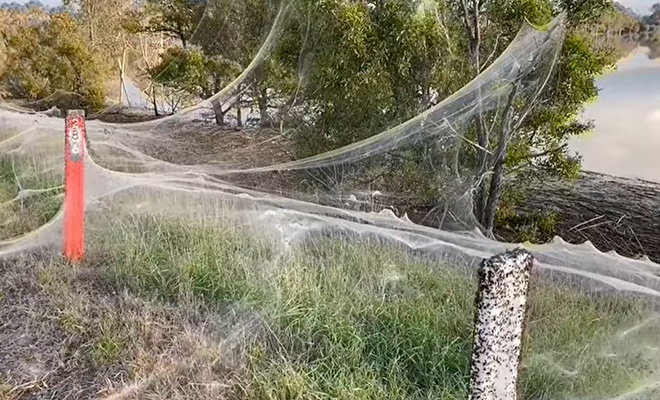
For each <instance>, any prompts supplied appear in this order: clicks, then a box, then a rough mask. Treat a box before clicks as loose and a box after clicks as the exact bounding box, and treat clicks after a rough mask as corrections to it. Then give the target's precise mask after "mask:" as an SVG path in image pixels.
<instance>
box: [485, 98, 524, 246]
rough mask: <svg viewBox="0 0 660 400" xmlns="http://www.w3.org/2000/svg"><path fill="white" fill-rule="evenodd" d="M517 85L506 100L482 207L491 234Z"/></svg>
mask: <svg viewBox="0 0 660 400" xmlns="http://www.w3.org/2000/svg"><path fill="white" fill-rule="evenodd" d="M517 89H518V88H517V86H515V85H514V87H513V89H512V91H511V93H510V94H509V100H508V101H507V105H506V111H505V113H504V115H503V118H504V120H503V121H502V129H501V131H500V138H499V143H498V145H497V153H495V154H496V159H495V165H494V167H493V175H492V177H491V179H490V193H489V195H488V201H487V202H486V208H485V209H484V218H483V221H482V224H483V227H484V230H485V231H486V235H488V236H491V237H492V236H493V228H494V227H495V214H496V212H497V208H498V207H499V203H500V193H501V192H502V177H503V176H504V161H505V160H506V153H507V147H508V145H509V139H510V137H511V125H512V123H513V109H514V107H513V101H514V100H515V97H516V94H517V92H518V90H517Z"/></svg>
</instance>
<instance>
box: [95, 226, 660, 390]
mask: <svg viewBox="0 0 660 400" xmlns="http://www.w3.org/2000/svg"><path fill="white" fill-rule="evenodd" d="M228 226H229V225H228ZM105 239H106V240H102V241H101V242H99V243H97V246H98V247H95V249H94V254H95V255H97V256H98V258H97V259H96V260H97V263H98V266H97V268H101V269H102V271H103V276H104V278H103V279H104V281H105V282H106V283H107V284H110V285H111V286H112V287H113V288H114V290H116V291H117V292H123V291H128V292H129V293H132V294H134V295H135V296H137V297H139V298H143V299H148V300H149V301H155V302H158V303H162V304H169V305H171V304H204V305H205V306H210V307H230V308H235V309H236V310H242V312H246V311H247V312H249V313H250V314H251V315H257V316H258V321H259V322H258V323H257V324H254V326H253V327H252V328H251V329H254V330H255V331H256V332H258V333H256V334H255V332H252V333H251V335H252V339H251V340H249V341H248V340H246V341H245V343H244V346H243V348H242V349H241V352H243V353H244V356H245V361H244V365H243V366H242V368H241V373H240V374H239V376H240V384H239V387H240V392H241V396H244V397H247V398H364V399H377V398H381V399H382V398H387V399H410V398H442V399H462V398H465V396H466V394H467V383H468V376H469V375H468V372H469V371H468V369H469V356H470V348H471V338H472V328H473V315H474V308H473V307H474V294H475V290H476V285H475V281H474V278H473V276H472V274H471V273H470V272H468V271H467V270H465V269H461V268H447V267H446V266H444V265H437V264H436V262H434V261H433V260H432V259H426V258H420V257H419V256H412V255H410V254H405V253H403V252H398V251H395V250H393V249H392V248H386V247H384V246H382V245H379V244H378V243H375V242H374V243H369V242H367V241H361V242H359V243H356V242H350V241H346V240H342V239H319V240H315V241H312V242H309V243H307V244H305V245H302V246H300V247H298V248H295V249H293V250H291V251H290V252H287V253H285V254H281V253H280V252H279V251H275V250H274V249H273V248H271V247H270V246H269V245H268V244H267V243H263V242H260V241H258V240H256V239H255V238H254V236H248V235H244V234H242V233H241V231H240V230H239V229H235V228H229V227H223V228H218V227H217V226H216V227H208V226H207V227H200V226H189V225H186V224H182V223H181V222H172V221H166V220H159V219H156V220H154V219H151V218H149V219H142V218H139V219H135V220H131V222H128V223H127V225H126V224H122V225H121V226H118V227H117V228H116V229H113V230H112V231H110V232H108V236H107V237H106V238H105ZM92 257H93V256H92ZM652 315H655V314H654V313H653V312H652V310H651V309H650V308H649V305H648V304H646V302H645V301H643V300H639V299H632V298H626V297H624V296H620V295H617V296H616V297H610V296H609V295H604V294H600V295H599V294H594V293H588V292H584V291H582V289H576V288H567V287H563V288H562V287H559V286H555V284H552V283H541V282H539V281H538V280H536V281H535V283H534V289H533V292H532V296H531V310H530V316H529V319H528V323H527V325H528V329H529V336H528V338H527V342H526V347H525V352H524V356H523V371H522V382H521V391H522V394H523V396H522V398H524V399H562V398H604V397H605V396H612V395H613V394H616V395H619V394H624V393H627V392H630V391H631V390H633V389H634V388H636V387H639V386H643V385H645V384H646V382H647V381H648V380H649V379H652V378H653V370H654V368H655V367H656V366H657V365H658V363H659V362H660V355H659V354H656V352H657V351H658V350H657V347H656V346H657V344H658V340H657V337H658V336H657V334H658V326H657V322H656V321H655V320H653V319H649V318H650V316H652ZM633 327H635V328H633ZM241 335H244V333H241ZM254 336H256V338H255V337H254ZM654 336H655V338H654ZM631 343H635V344H634V345H631ZM116 361H120V360H116ZM647 394H648V393H647Z"/></svg>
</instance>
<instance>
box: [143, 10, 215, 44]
mask: <svg viewBox="0 0 660 400" xmlns="http://www.w3.org/2000/svg"><path fill="white" fill-rule="evenodd" d="M206 3H207V1H206V0H146V2H145V8H144V10H143V11H144V14H145V21H146V23H145V26H144V27H143V29H144V30H146V31H148V32H159V33H165V34H168V35H170V36H172V37H175V38H177V39H179V40H180V41H181V44H182V45H183V47H186V46H187V45H188V43H189V42H190V39H191V37H192V35H193V33H194V32H195V30H196V28H197V26H198V23H199V21H200V20H201V19H202V17H203V16H204V11H205V9H206Z"/></svg>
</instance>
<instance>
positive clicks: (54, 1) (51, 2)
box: [0, 0, 62, 6]
mask: <svg viewBox="0 0 660 400" xmlns="http://www.w3.org/2000/svg"><path fill="white" fill-rule="evenodd" d="M28 1H29V0H0V3H12V2H16V3H27V2H28ZM40 1H41V4H45V5H47V6H59V5H61V4H62V0H40Z"/></svg>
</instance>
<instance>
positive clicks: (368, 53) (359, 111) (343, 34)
mask: <svg viewBox="0 0 660 400" xmlns="http://www.w3.org/2000/svg"><path fill="white" fill-rule="evenodd" d="M301 4H302V5H301V7H300V12H299V13H298V15H299V19H298V20H297V21H296V23H295V25H296V26H295V27H293V28H291V29H292V30H293V31H295V32H297V33H298V34H299V36H298V37H303V38H305V41H304V42H305V43H307V46H308V48H309V49H312V50H306V49H303V48H300V47H298V48H295V46H293V47H294V48H295V50H293V51H291V49H289V50H288V51H289V52H290V54H287V53H286V52H284V54H283V55H282V57H283V59H285V60H287V59H288V60H289V63H290V64H291V65H293V64H294V63H296V62H299V61H300V58H301V56H303V55H305V52H306V51H307V53H308V55H307V57H308V60H313V61H312V62H313V66H311V67H308V68H307V69H308V70H309V71H310V72H309V75H308V76H306V78H305V83H306V85H305V87H304V89H303V90H302V94H301V96H299V97H298V100H297V101H298V102H299V103H300V104H301V105H303V107H305V112H303V113H302V114H304V115H305V119H304V120H301V121H299V124H298V129H297V133H296V136H295V139H296V144H297V148H298V151H299V154H300V155H301V156H304V155H311V154H317V153H320V152H323V151H327V150H331V149H334V148H338V147H341V146H344V145H346V144H349V143H353V142H355V141H357V140H360V139H364V138H366V137H369V136H371V135H373V134H375V133H378V132H381V131H383V130H384V129H386V128H388V127H390V126H393V125H396V124H398V123H400V122H402V121H404V120H406V119H408V118H410V117H412V116H415V115H417V114H418V113H420V112H421V111H423V110H425V109H427V108H428V107H430V106H431V105H432V104H435V102H436V101H439V100H441V99H443V98H445V97H446V96H448V95H449V94H450V93H453V92H454V91H455V90H457V89H458V88H460V87H461V86H463V85H464V84H465V83H467V82H468V81H469V80H470V79H471V78H473V77H475V76H476V75H478V74H479V73H480V72H482V71H483V70H484V69H485V68H487V67H488V66H489V65H490V63H491V62H492V61H494V60H495V59H496V58H497V57H498V56H499V55H500V54H501V53H502V51H504V49H505V48H506V47H507V46H508V44H509V43H510V42H511V41H512V40H513V38H514V37H515V35H516V33H517V32H518V30H519V28H520V26H522V25H523V24H524V23H525V20H529V21H531V22H532V23H534V24H537V25H543V24H546V23H548V22H549V21H550V20H551V19H552V18H553V17H554V16H555V15H557V14H558V13H559V12H560V11H566V13H567V15H568V39H567V43H566V46H565V47H564V49H563V50H562V53H561V55H560V60H559V64H558V66H557V71H558V72H557V73H555V74H554V75H552V77H551V81H550V82H549V84H548V85H547V88H548V89H547V90H546V91H545V92H543V94H542V95H541V96H540V97H539V98H537V99H535V104H536V106H537V107H536V108H535V109H534V110H533V112H531V113H529V114H528V115H527V119H525V122H524V123H513V121H517V120H519V119H520V117H521V114H522V112H523V111H525V107H523V106H521V105H520V104H518V102H519V100H517V99H515V98H513V99H511V101H510V102H509V101H505V104H504V110H503V111H502V112H501V113H500V114H499V115H498V116H497V118H498V120H497V121H495V120H493V118H495V117H494V116H493V115H490V114H488V113H485V112H478V113H477V118H475V120H474V121H473V125H472V127H469V126H468V127H466V128H465V129H466V131H465V134H466V138H467V139H468V140H470V141H473V143H476V144H477V145H478V148H483V149H488V152H486V151H475V148H476V147H472V146H465V145H464V146H461V148H460V151H462V152H463V153H464V154H465V155H468V156H466V157H461V162H462V163H464V164H465V165H464V166H463V167H464V168H465V169H466V170H472V171H473V172H474V173H475V175H476V176H477V177H479V178H483V179H478V180H477V182H479V183H478V187H477V190H476V194H475V204H474V208H475V214H476V216H477V217H478V220H479V222H480V223H481V225H482V227H483V228H484V230H485V231H486V232H489V233H491V234H492V231H493V229H494V223H495V215H496V212H497V210H498V208H499V205H500V198H501V197H502V192H503V190H511V188H510V187H504V186H503V182H504V180H505V179H504V178H506V177H508V178H513V177H514V176H518V177H519V178H520V177H524V176H536V177H540V176H545V175H548V174H550V175H555V176H563V177H566V178H571V177H574V176H575V175H576V173H577V171H578V170H579V159H577V158H576V157H575V156H574V155H572V154H571V153H570V152H569V151H568V149H567V146H566V141H567V140H568V138H569V137H570V136H572V135H579V134H582V133H584V132H586V131H588V130H589V129H590V124H584V123H580V122H579V120H578V116H579V114H580V111H581V109H582V106H583V104H584V103H585V102H586V101H588V100H591V99H592V98H593V97H594V96H596V95H597V90H596V87H595V85H594V78H595V77H596V76H597V75H598V74H599V73H600V72H602V71H603V69H604V68H605V67H606V66H609V65H611V63H612V61H613V60H612V58H611V57H610V52H609V49H598V48H596V46H594V44H593V42H592V37H589V36H586V35H583V34H582V31H581V28H583V27H584V26H585V25H586V24H594V21H600V18H601V17H602V16H603V13H604V12H606V11H607V10H608V9H610V6H611V3H610V2H609V1H606V0H590V1H587V2H584V1H577V0H575V1H574V0H565V1H550V0H515V1H511V0H449V1H447V2H444V1H427V2H422V5H423V7H422V6H420V3H417V2H412V1H406V0H389V1H373V2H372V3H370V4H365V3H364V2H361V1H349V2H346V1H342V2H340V1H332V0H327V1H323V2H313V1H306V2H305V1H304V2H302V3H301ZM309 20H313V21H315V22H314V23H313V24H308V23H307V21H309ZM295 36H296V35H291V37H292V38H295ZM284 47H286V44H285V46H284ZM287 57H288V58H287ZM466 61H467V62H466ZM514 89H515V88H514ZM432 98H433V99H434V100H431V99H432ZM530 100H531V99H530ZM509 103H510V104H509ZM486 122H488V123H489V124H488V128H487V127H486ZM495 122H496V123H495ZM469 147H470V148H469ZM418 150H419V149H418ZM420 151H421V150H420ZM418 153H419V151H418ZM491 154H492V155H491ZM399 160H400V161H397V162H400V163H399V164H397V165H398V166H401V165H404V164H405V165H408V166H410V165H415V170H414V171H412V172H410V173H408V176H417V177H420V176H423V177H425V178H424V179H422V181H419V180H417V181H416V182H415V184H414V185H412V186H414V190H419V191H420V192H422V193H424V195H425V196H427V197H428V198H429V199H432V198H433V196H436V198H437V197H438V196H439V190H440V188H441V186H442V183H441V182H439V181H438V180H437V178H434V177H433V174H431V173H429V171H426V170H424V168H428V166H424V165H422V163H421V162H420V161H419V154H415V152H414V151H411V152H408V153H407V154H406V155H405V157H403V158H402V157H399ZM393 166H394V164H393ZM393 170H394V168H393ZM530 171H531V172H532V173H530ZM523 172H524V173H523ZM389 173H390V174H394V172H393V171H391V172H389ZM390 176H393V175H390ZM403 179H404V180H405V179H406V178H405V177H403ZM415 179H417V178H415ZM390 181H392V180H391V179H390ZM399 182H400V183H401V184H402V185H403V184H404V183H403V181H402V180H399ZM434 187H435V190H434V189H433V188H434ZM434 193H435V194H434Z"/></svg>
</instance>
